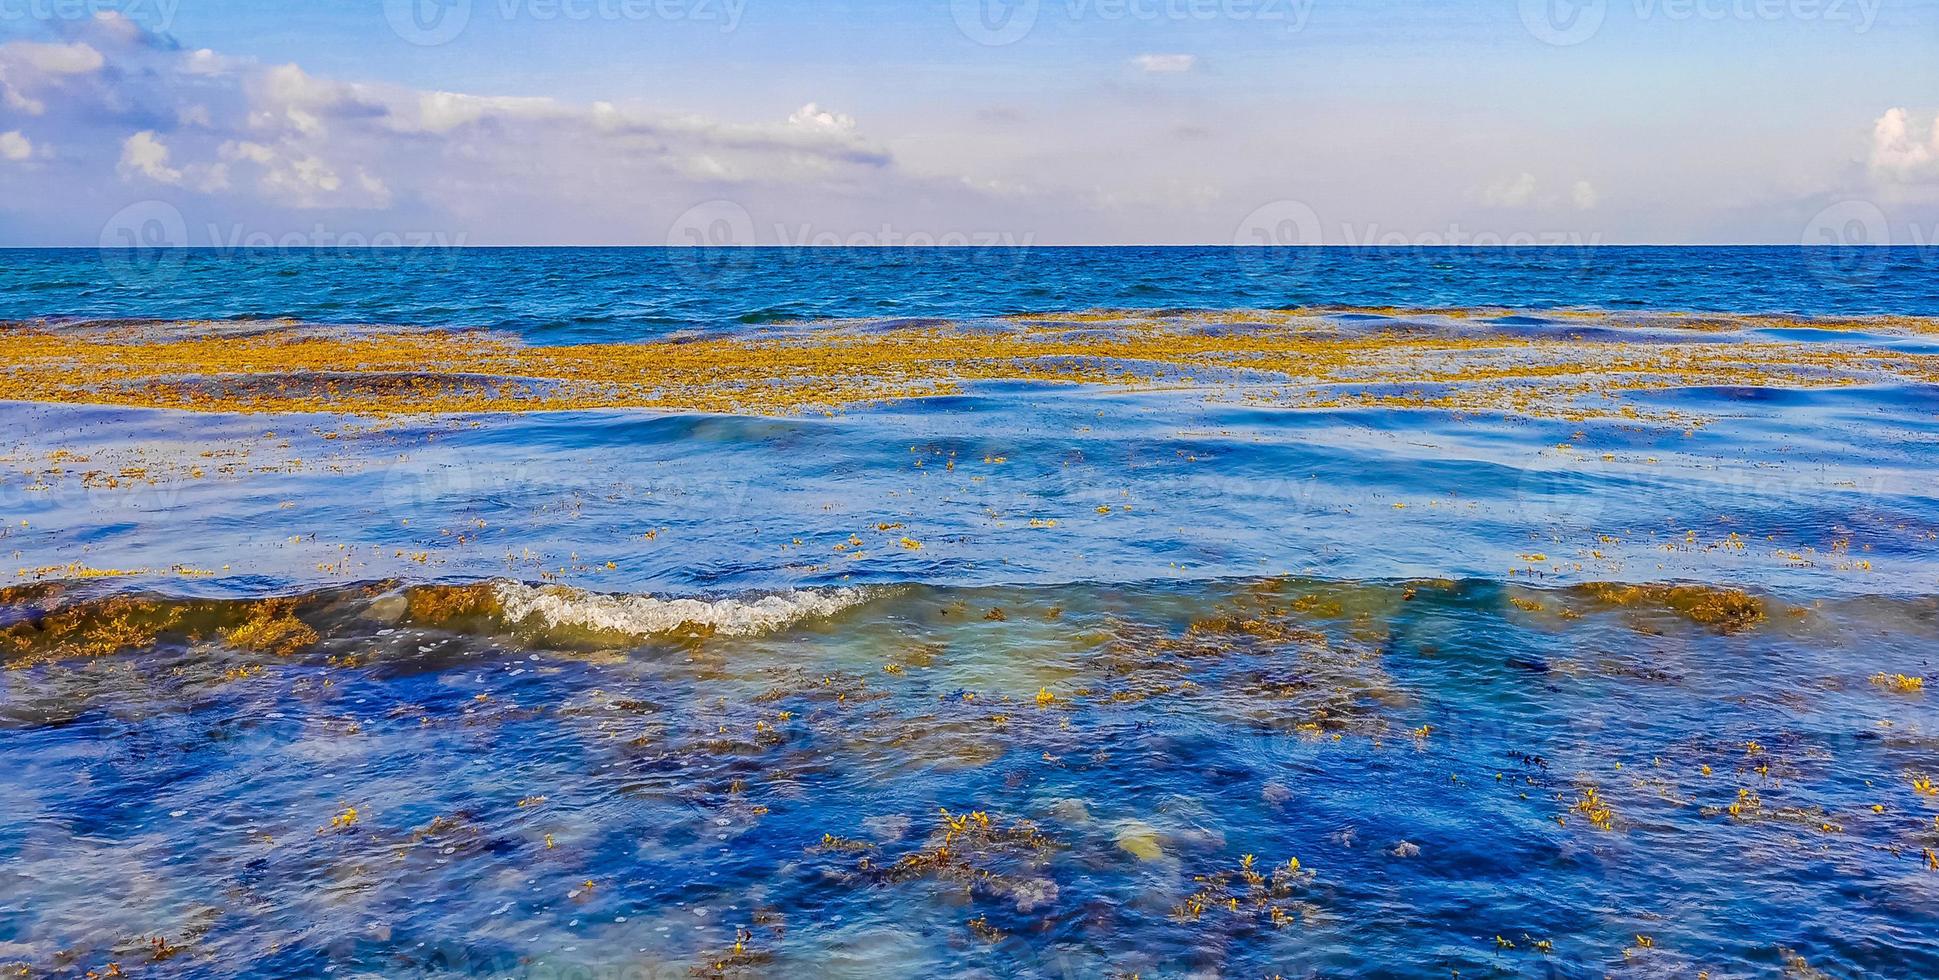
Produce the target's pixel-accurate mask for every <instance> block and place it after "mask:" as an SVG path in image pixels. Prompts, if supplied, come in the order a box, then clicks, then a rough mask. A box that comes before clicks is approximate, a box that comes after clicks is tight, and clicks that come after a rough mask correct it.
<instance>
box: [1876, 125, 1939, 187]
mask: <svg viewBox="0 0 1939 980" xmlns="http://www.w3.org/2000/svg"><path fill="white" fill-rule="evenodd" d="M1870 163H1871V170H1872V173H1874V174H1877V175H1879V176H1881V177H1884V178H1886V179H1888V180H1897V181H1903V182H1906V183H1912V182H1915V181H1921V180H1927V179H1935V178H1939V116H1935V117H1934V119H1933V121H1932V123H1931V124H1930V125H1928V126H1927V127H1926V133H1925V138H1924V139H1921V138H1920V137H1919V135H1918V134H1917V133H1916V132H1915V131H1914V127H1913V123H1912V118H1911V114H1910V113H1908V112H1906V111H1905V110H1904V109H1899V108H1894V109H1888V110H1886V112H1885V114H1884V115H1882V116H1880V117H1878V120H1877V121H1876V122H1874V123H1873V124H1872V154H1871V160H1870Z"/></svg>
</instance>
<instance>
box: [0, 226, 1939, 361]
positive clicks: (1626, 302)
mask: <svg viewBox="0 0 1939 980" xmlns="http://www.w3.org/2000/svg"><path fill="white" fill-rule="evenodd" d="M1304 305H1352V306H1380V305H1397V306H1408V307H1423V306H1463V307H1464V306H1508V307H1517V308H1533V309H1547V308H1556V307H1582V308H1589V309H1609V310H1624V309H1643V310H1697V311H1731V312H1738V313H1769V312H1787V313H1806V314H1857V313H1897V314H1935V313H1939V249H1933V248H1920V247H1916V246H1906V247H1894V248H1879V249H1830V248H1826V249H1804V248H1793V247H1732V248H1723V247H1718V248H1650V247H1620V246H1583V247H1554V248H1551V247H1529V248H1354V247H1338V248H1309V249H1250V248H1249V249H1240V248H1225V247H1191V248H1027V249H983V248H960V249H948V248H944V249H899V248H890V249H779V248H748V249H711V250H691V249H689V250H667V249H601V248H595V249H464V250H441V249H408V248H406V249H393V250H368V251H358V250H336V249H325V250H309V249H303V250H284V249H260V250H247V249H243V250H217V249H185V250H165V251H139V252H137V251H106V252H103V251H99V250H93V249H51V250H18V249H14V250H0V319H9V318H11V319H28V318H38V317H48V316H74V317H158V318H177V319H227V318H241V317H257V318H267V317H293V318H296V319H300V320H306V321H311V322H325V323H399V324H415V325H436V326H481V327H492V328H498V329H506V330H514V331H517V332H520V333H522V334H525V335H527V336H529V337H533V338H537V339H543V340H545V341H551V342H570V341H582V340H593V339H601V340H613V339H637V338H644V337H652V336H657V335H660V334H664V333H667V332H670V331H674V330H680V329H692V328H701V329H732V328H733V327H735V326H736V325H739V324H745V323H758V322H769V321H773V320H778V319H830V318H849V317H871V318H873V317H971V316H989V315H997V314H1005V313H1018V312H1043V311H1065V310H1081V309H1090V308H1096V307H1123V308H1134V309H1149V308H1163V307H1195V308H1209V309H1231V308H1276V307H1285V306H1304Z"/></svg>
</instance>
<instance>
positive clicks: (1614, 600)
mask: <svg viewBox="0 0 1939 980" xmlns="http://www.w3.org/2000/svg"><path fill="white" fill-rule="evenodd" d="M1568 591H1569V592H1570V593H1573V594H1575V595H1577V596H1580V597H1583V598H1585V599H1587V600H1589V602H1590V604H1591V605H1594V606H1600V607H1604V608H1631V609H1633V608H1657V609H1662V610H1667V611H1669V612H1672V613H1675V614H1676V615H1678V616H1680V617H1682V618H1684V619H1686V620H1689V621H1690V622H1692V623H1696V624H1697V625H1699V626H1708V627H1710V628H1711V629H1714V630H1716V631H1718V632H1720V633H1725V634H1729V633H1741V632H1743V631H1744V630H1747V629H1750V628H1751V627H1753V626H1756V625H1757V624H1759V623H1762V622H1763V621H1764V620H1765V619H1766V618H1768V616H1769V612H1770V603H1769V602H1768V600H1766V599H1764V598H1763V597H1761V596H1757V595H1753V594H1751V593H1749V592H1745V591H1743V590H1741V589H1731V588H1725V587H1722V586H1714V585H1687V584H1679V585H1626V584H1619V583H1612V582H1590V583H1587V584H1584V585H1580V586H1576V587H1574V588H1572V589H1570V590H1568Z"/></svg>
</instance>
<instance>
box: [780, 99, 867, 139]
mask: <svg viewBox="0 0 1939 980" xmlns="http://www.w3.org/2000/svg"><path fill="white" fill-rule="evenodd" d="M788 125H790V126H798V127H800V128H802V129H818V130H825V131H827V132H833V133H852V132H854V131H855V117H854V116H850V115H846V114H844V113H840V112H831V111H829V110H826V109H823V108H822V107H820V106H818V105H816V104H814V103H813V102H810V103H808V104H807V105H804V106H802V107H801V108H799V109H796V110H795V111H794V114H793V115H790V116H789V117H788Z"/></svg>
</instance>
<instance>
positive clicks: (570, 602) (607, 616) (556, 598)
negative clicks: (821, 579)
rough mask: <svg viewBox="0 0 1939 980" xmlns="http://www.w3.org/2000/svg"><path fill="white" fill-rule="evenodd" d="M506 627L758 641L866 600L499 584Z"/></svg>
mask: <svg viewBox="0 0 1939 980" xmlns="http://www.w3.org/2000/svg"><path fill="white" fill-rule="evenodd" d="M497 593H498V601H499V603H500V604H501V605H502V606H503V607H504V610H505V621H506V622H507V623H512V624H514V625H516V624H520V623H532V622H537V623H539V624H543V625H545V626H548V627H552V628H564V629H586V630H594V631H597V632H602V633H623V634H626V635H629V636H654V635H658V634H663V633H677V632H681V631H683V630H705V631H710V632H713V633H717V634H721V635H724V636H758V635H761V634H764V633H772V632H774V631H776V630H779V629H784V628H786V627H788V626H792V625H794V624H795V623H798V622H801V621H802V620H805V619H820V618H823V617H827V616H833V615H835V614H836V613H838V612H841V611H842V610H844V609H848V608H850V607H852V606H856V605H860V604H861V603H863V602H865V601H867V600H868V598H869V596H870V593H869V592H868V590H866V589H855V588H840V589H828V590H826V591H817V592H804V591H791V592H782V593H777V594H774V595H765V596H761V597H759V598H746V599H739V598H728V599H715V600H712V601H709V600H706V599H661V598H657V597H654V596H650V595H606V594H602V593H598V592H586V591H582V590H579V589H570V588H566V587H563V586H556V585H548V586H530V585H525V584H522V583H517V582H500V583H498V586H497Z"/></svg>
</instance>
